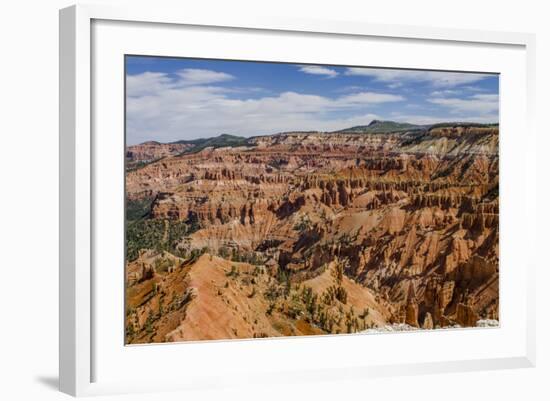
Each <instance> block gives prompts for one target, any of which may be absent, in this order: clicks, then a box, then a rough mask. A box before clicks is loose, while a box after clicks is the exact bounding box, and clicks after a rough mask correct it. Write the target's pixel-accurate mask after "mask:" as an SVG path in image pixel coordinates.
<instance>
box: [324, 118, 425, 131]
mask: <svg viewBox="0 0 550 401" xmlns="http://www.w3.org/2000/svg"><path fill="white" fill-rule="evenodd" d="M430 126H431V125H418V124H411V123H401V122H396V121H384V120H372V121H371V122H370V123H369V125H356V126H354V127H350V128H344V129H342V130H338V131H334V132H338V133H342V132H361V133H372V134H385V133H395V132H403V131H416V130H426V129H428V128H430Z"/></svg>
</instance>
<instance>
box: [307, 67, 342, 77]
mask: <svg viewBox="0 0 550 401" xmlns="http://www.w3.org/2000/svg"><path fill="white" fill-rule="evenodd" d="M300 71H301V72H304V73H306V74H313V75H324V76H327V77H329V78H334V77H336V76H337V75H338V73H337V72H336V71H335V70H333V69H330V68H326V67H321V66H318V65H305V66H302V67H300Z"/></svg>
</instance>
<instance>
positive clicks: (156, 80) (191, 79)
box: [126, 68, 234, 97]
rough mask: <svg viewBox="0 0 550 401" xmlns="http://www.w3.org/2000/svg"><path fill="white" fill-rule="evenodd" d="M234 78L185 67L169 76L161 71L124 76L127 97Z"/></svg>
mask: <svg viewBox="0 0 550 401" xmlns="http://www.w3.org/2000/svg"><path fill="white" fill-rule="evenodd" d="M232 79H234V77H233V76H232V75H229V74H226V73H225V72H217V71H211V70H202V69H195V68H186V69H183V70H179V71H177V72H176V77H171V76H170V75H168V74H165V73H162V72H144V73H141V74H137V75H128V76H126V94H127V96H129V97H135V96H144V95H148V94H155V93H159V92H162V91H165V90H170V89H178V88H184V87H189V86H196V85H207V84H214V83H219V82H224V81H230V80H232Z"/></svg>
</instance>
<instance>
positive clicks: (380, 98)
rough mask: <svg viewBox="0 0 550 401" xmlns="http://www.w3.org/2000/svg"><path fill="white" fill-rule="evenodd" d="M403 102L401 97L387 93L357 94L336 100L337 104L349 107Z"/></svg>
mask: <svg viewBox="0 0 550 401" xmlns="http://www.w3.org/2000/svg"><path fill="white" fill-rule="evenodd" d="M402 100H405V98H404V97H403V96H401V95H392V94H388V93H377V92H359V93H354V94H351V95H346V96H342V97H340V98H338V100H337V101H338V102H340V103H342V104H345V105H351V104H355V103H359V104H362V103H387V102H399V101H402Z"/></svg>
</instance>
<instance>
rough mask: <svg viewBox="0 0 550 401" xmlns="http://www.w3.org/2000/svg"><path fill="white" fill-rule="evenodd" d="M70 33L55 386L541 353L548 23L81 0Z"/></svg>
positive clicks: (408, 367) (524, 359)
mask: <svg viewBox="0 0 550 401" xmlns="http://www.w3.org/2000/svg"><path fill="white" fill-rule="evenodd" d="M60 52H61V54H60V99H61V100H60V136H61V140H60V183H61V184H60V185H61V190H60V201H61V221H60V233H61V234H60V235H61V238H60V242H61V249H60V251H61V253H60V255H61V256H60V388H61V390H62V391H64V392H67V393H69V394H72V395H90V394H106V393H117V392H118V393H120V392H141V391H156V390H167V389H169V390H170V389H174V390H176V389H179V390H185V389H201V388H211V387H220V386H235V385H237V386H238V385H245V384H247V383H257V384H261V383H275V382H279V383H280V382H285V381H286V382H291V381H293V380H300V381H304V380H311V381H315V380H327V379H338V378H343V377H346V378H350V377H351V378H353V379H356V380H361V379H364V378H368V377H375V376H380V375H401V374H411V373H414V374H419V373H430V372H440V371H446V372H449V371H465V370H475V369H500V368H511V367H529V366H533V365H534V355H535V341H534V313H533V311H534V283H533V278H532V270H533V265H532V264H533V261H532V260H531V256H530V255H533V252H531V246H532V245H531V244H532V241H531V238H530V237H531V235H532V234H533V233H534V232H535V230H534V228H533V227H534V221H533V219H534V216H535V209H534V201H533V199H534V197H533V194H534V191H535V186H536V182H535V181H534V178H533V177H534V165H535V164H534V153H533V147H532V144H533V143H534V133H533V132H532V129H531V121H532V113H533V109H534V108H533V104H532V103H533V88H534V83H535V77H534V70H533V69H534V67H533V65H534V63H533V58H534V53H533V52H534V37H533V36H531V35H527V34H510V33H500V32H479V31H462V30H448V29H434V28H429V29H428V28H422V27H410V26H408V27H403V26H380V25H372V24H368V23H366V22H365V23H357V22H356V23H350V22H334V21H303V20H292V19H288V20H286V19H285V20H280V19H257V18H256V19H253V20H242V21H233V20H223V19H219V20H218V19H217V18H212V17H204V16H198V15H196V16H193V15H179V14H178V13H177V12H175V13H164V12H160V11H154V10H150V9H146V10H144V9H139V8H131V9H112V8H108V7H103V6H101V7H98V6H73V7H70V8H67V9H64V10H61V12H60ZM450 344H452V346H450ZM213 361H215V363H213Z"/></svg>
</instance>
